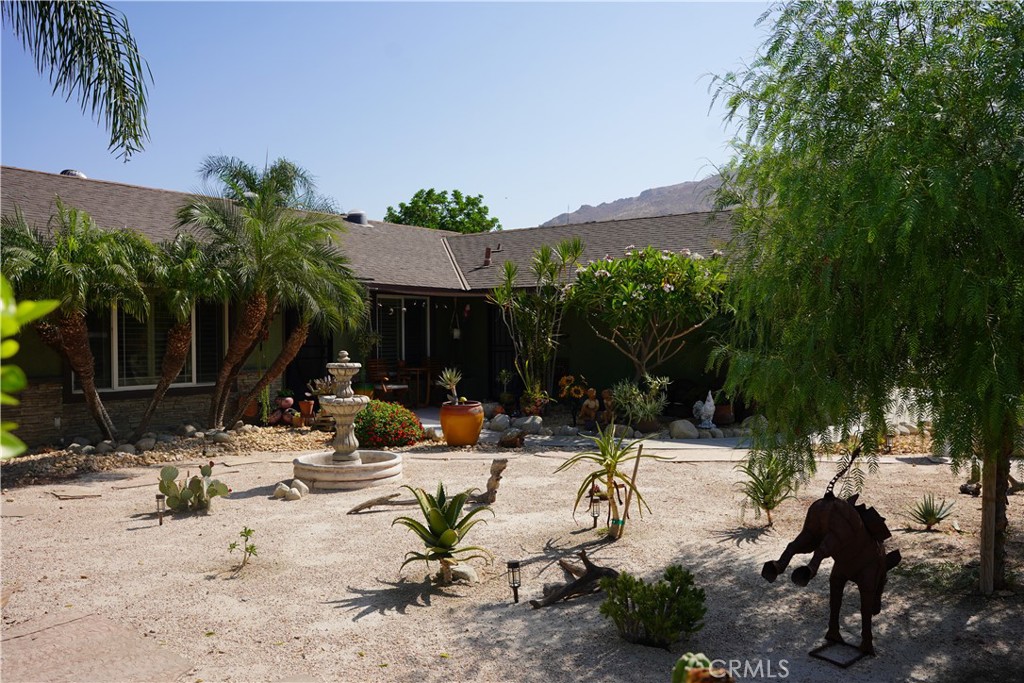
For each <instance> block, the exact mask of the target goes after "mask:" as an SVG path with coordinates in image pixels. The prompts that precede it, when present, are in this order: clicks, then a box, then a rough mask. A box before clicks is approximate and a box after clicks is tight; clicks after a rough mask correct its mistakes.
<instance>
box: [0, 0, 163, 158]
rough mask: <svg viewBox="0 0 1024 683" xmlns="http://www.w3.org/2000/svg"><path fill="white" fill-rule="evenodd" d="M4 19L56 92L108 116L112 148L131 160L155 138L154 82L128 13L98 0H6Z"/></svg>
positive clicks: (2, 7)
mask: <svg viewBox="0 0 1024 683" xmlns="http://www.w3.org/2000/svg"><path fill="white" fill-rule="evenodd" d="M0 18H2V20H3V23H4V24H6V25H8V26H9V27H10V28H11V30H12V31H13V32H14V34H15V35H16V36H17V37H18V38H20V39H21V42H22V45H23V46H24V47H25V49H26V50H27V51H28V52H29V53H30V54H31V55H32V57H33V58H34V60H35V63H36V69H38V70H39V73H40V74H43V73H47V74H48V76H49V79H50V82H51V83H53V91H54V92H55V93H56V92H57V91H60V93H61V94H62V95H64V98H65V99H67V100H70V99H71V98H72V97H76V98H77V99H78V101H79V102H80V103H81V105H82V111H83V112H84V111H86V110H87V109H91V110H92V112H91V113H92V115H93V116H94V117H96V118H97V119H101V120H102V121H103V125H104V127H106V128H107V129H108V130H109V131H110V149H111V150H112V151H116V152H118V156H119V157H122V158H124V160H125V161H128V160H129V159H130V158H131V156H132V154H134V153H135V152H140V151H142V147H143V144H144V142H145V141H146V140H148V139H149V129H148V127H147V124H146V112H147V108H148V105H147V102H146V81H147V80H149V81H150V82H152V81H153V75H152V73H150V71H149V66H148V65H147V64H146V61H145V60H144V59H142V57H141V56H140V55H139V48H138V46H137V45H136V44H135V38H134V37H133V36H132V33H131V31H130V30H129V28H128V21H127V19H125V17H124V15H123V14H121V13H120V12H118V11H116V10H114V9H113V8H112V7H110V6H109V5H107V4H105V3H102V2H95V1H93V0H75V2H3V3H0Z"/></svg>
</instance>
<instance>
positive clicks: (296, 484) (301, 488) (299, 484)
mask: <svg viewBox="0 0 1024 683" xmlns="http://www.w3.org/2000/svg"><path fill="white" fill-rule="evenodd" d="M292 488H293V489H296V490H297V491H298V492H299V493H301V494H302V495H304V496H305V495H306V494H308V493H309V487H308V486H306V482H304V481H302V480H301V479H292Z"/></svg>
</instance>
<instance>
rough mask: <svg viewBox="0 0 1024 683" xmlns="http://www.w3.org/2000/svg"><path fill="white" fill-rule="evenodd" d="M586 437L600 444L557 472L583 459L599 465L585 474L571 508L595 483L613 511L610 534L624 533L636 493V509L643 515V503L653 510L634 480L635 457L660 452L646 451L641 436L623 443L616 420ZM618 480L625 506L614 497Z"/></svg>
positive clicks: (618, 534) (644, 456) (565, 464)
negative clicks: (648, 452)
mask: <svg viewBox="0 0 1024 683" xmlns="http://www.w3.org/2000/svg"><path fill="white" fill-rule="evenodd" d="M587 438H588V439H590V440H591V441H593V442H594V445H595V446H596V447H597V448H596V450H593V451H584V452H582V453H578V454H576V455H574V456H573V457H571V458H569V459H568V460H566V461H565V462H564V463H562V464H561V465H560V466H559V467H558V469H556V470H555V472H561V471H562V470H566V469H569V468H570V467H572V466H574V465H576V464H578V463H581V462H589V463H593V464H595V465H597V468H596V469H595V470H593V471H592V472H590V473H588V474H587V476H586V477H584V478H583V483H582V484H580V488H579V490H578V491H577V492H576V503H575V504H574V505H573V507H572V511H573V514H576V509H577V508H579V506H580V501H581V500H583V497H584V496H585V495H587V494H588V493H589V492H590V490H591V488H592V487H593V486H594V485H595V484H596V485H598V486H599V487H600V488H603V489H604V490H605V495H607V497H608V510H609V512H611V518H612V525H611V527H610V528H609V529H608V538H610V539H612V540H614V539H617V538H619V537H620V536H622V532H623V528H624V525H625V518H626V513H628V512H629V505H630V501H631V499H632V497H633V496H636V500H637V509H639V510H640V514H641V515H643V508H644V507H646V508H647V511H648V512H650V510H651V508H650V506H649V505H647V501H645V500H644V497H643V496H642V495H641V494H640V490H639V489H637V487H636V484H635V482H634V477H635V476H636V467H637V466H638V465H639V463H638V462H636V461H637V460H638V459H639V458H655V459H659V458H658V456H654V455H644V454H643V452H642V449H641V448H640V441H641V440H642V439H637V440H636V441H633V442H631V443H623V442H624V440H625V439H624V437H619V438H618V439H616V438H615V424H614V423H612V424H609V425H608V426H607V427H605V429H604V430H603V431H602V430H598V432H597V436H588V437H587ZM630 463H632V464H633V471H632V472H628V471H627V465H629V464H630ZM616 483H619V484H622V485H624V486H625V487H626V500H625V502H624V505H623V508H622V510H619V505H618V501H617V500H616V498H615V486H616Z"/></svg>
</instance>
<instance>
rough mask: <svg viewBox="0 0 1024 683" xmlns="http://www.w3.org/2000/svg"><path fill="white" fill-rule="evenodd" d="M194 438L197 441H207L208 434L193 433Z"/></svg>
mask: <svg viewBox="0 0 1024 683" xmlns="http://www.w3.org/2000/svg"><path fill="white" fill-rule="evenodd" d="M192 436H193V437H194V438H196V439H205V438H206V432H193V433H192Z"/></svg>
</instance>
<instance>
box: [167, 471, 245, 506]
mask: <svg viewBox="0 0 1024 683" xmlns="http://www.w3.org/2000/svg"><path fill="white" fill-rule="evenodd" d="M212 474H213V462H212V461H211V462H210V464H208V465H203V466H201V467H200V468H199V475H196V476H194V477H192V478H191V479H188V478H187V475H186V479H183V480H182V481H181V482H178V481H177V479H178V468H176V467H173V466H171V465H168V466H166V467H164V468H163V469H161V470H160V493H162V494H164V495H165V496H166V497H167V498H166V501H167V507H168V508H170V509H171V510H173V511H175V512H195V511H198V510H209V509H210V501H212V500H213V499H214V498H215V497H217V496H227V495H228V494H229V493H231V489H229V488H228V487H227V485H226V484H225V483H224V482H222V481H219V480H217V479H211V478H210V476H211V475H212Z"/></svg>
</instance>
